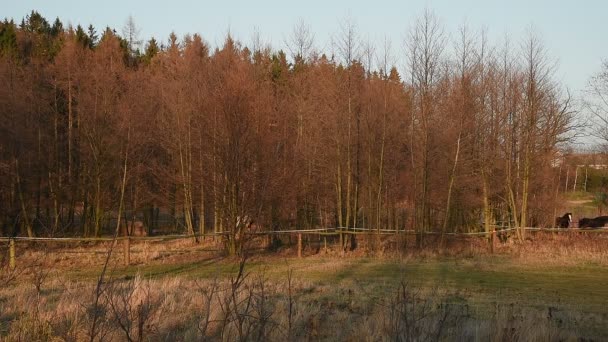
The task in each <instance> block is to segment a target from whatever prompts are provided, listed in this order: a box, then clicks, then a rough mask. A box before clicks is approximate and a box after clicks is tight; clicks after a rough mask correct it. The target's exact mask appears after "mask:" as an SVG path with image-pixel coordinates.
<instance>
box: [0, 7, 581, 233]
mask: <svg viewBox="0 0 608 342" xmlns="http://www.w3.org/2000/svg"><path fill="white" fill-rule="evenodd" d="M132 24H133V23H132V21H129V24H128V25H127V26H126V30H124V32H123V33H122V36H121V35H120V34H118V33H117V32H116V31H114V30H112V29H110V28H107V29H105V30H103V31H102V32H96V30H95V29H94V28H93V27H92V26H89V28H88V29H84V28H82V27H81V26H77V27H76V28H74V27H64V25H63V24H62V23H61V22H60V21H59V20H58V19H57V20H56V21H55V22H54V23H52V24H51V23H50V22H48V21H47V20H46V19H45V18H43V17H42V16H41V15H40V14H39V13H37V12H32V13H31V14H29V15H28V16H26V17H25V18H24V19H23V21H22V22H21V23H20V24H16V23H14V22H13V21H12V20H9V19H7V20H4V22H2V23H1V24H0V82H1V83H2V87H0V115H1V119H0V141H1V144H0V202H1V205H0V208H1V210H2V213H1V219H2V234H3V235H9V234H21V235H29V236H42V235H49V236H59V235H79V236H96V235H100V234H101V233H103V232H102V229H101V227H103V224H104V222H105V221H107V220H108V219H110V218H111V217H115V216H116V212H117V210H118V207H119V204H120V203H122V202H123V201H120V194H121V190H122V189H123V185H124V205H123V207H124V210H126V211H127V212H128V213H129V216H128V217H131V216H133V215H138V216H141V217H144V221H145V223H146V225H148V226H152V227H154V225H155V223H154V217H158V213H159V212H164V213H169V214H171V215H173V216H175V217H182V221H181V222H182V224H180V225H179V229H182V230H183V231H184V232H185V233H197V232H201V233H202V232H211V231H215V232H220V231H227V232H232V233H233V234H234V236H238V234H241V233H242V232H241V231H242V230H243V229H245V226H246V224H244V223H243V222H245V221H246V220H245V219H243V218H250V219H252V220H254V222H255V224H256V225H257V226H258V227H259V229H273V230H276V229H287V228H290V229H291V228H298V229H300V228H301V229H304V228H311V227H366V228H372V229H379V228H382V229H385V228H388V229H415V230H416V231H419V232H422V231H425V230H433V231H444V232H454V231H483V230H487V231H489V230H491V227H492V226H493V225H494V224H500V225H509V226H512V227H523V226H529V225H541V224H549V225H550V224H553V221H554V219H553V218H554V217H555V210H556V200H557V195H558V191H559V168H558V166H557V164H556V161H557V160H558V157H559V147H560V146H562V145H561V144H563V143H565V142H566V141H567V139H568V138H569V136H570V132H571V129H572V126H573V122H574V108H573V106H572V103H571V100H570V96H569V94H568V93H567V92H565V91H564V90H563V89H562V86H561V85H560V83H559V82H558V81H556V80H555V78H554V77H553V72H554V67H553V63H552V62H551V58H550V57H549V56H548V55H547V53H546V51H545V49H544V48H543V45H542V42H541V41H540V40H539V39H538V37H537V36H536V35H534V34H533V33H531V34H529V35H528V36H527V38H525V39H524V40H523V41H518V42H510V43H509V42H506V43H501V44H498V45H491V44H490V42H489V41H488V39H487V38H486V35H485V34H484V33H483V32H481V33H480V32H474V31H472V30H469V29H467V28H466V27H463V28H462V29H461V30H460V31H459V32H457V33H456V34H452V35H451V36H448V34H447V33H446V32H444V30H443V28H442V25H441V23H440V22H439V21H438V20H437V18H436V17H435V16H434V15H433V14H432V13H431V12H425V13H424V14H423V15H421V16H420V17H419V18H418V20H417V21H416V22H414V23H412V25H411V28H410V30H409V31H408V35H407V38H406V42H405V43H404V44H403V46H399V47H398V49H402V48H403V49H405V51H406V52H407V53H406V54H407V59H406V60H404V61H398V60H395V58H394V57H393V56H392V55H391V47H390V43H389V42H384V41H383V42H372V43H369V42H364V41H362V40H360V39H359V35H358V34H357V31H356V26H355V25H354V24H352V23H350V22H345V23H344V24H343V25H342V27H341V30H340V32H338V33H337V34H336V35H335V36H334V39H332V42H333V43H332V47H331V51H332V52H331V53H330V52H325V53H323V52H319V51H316V49H315V48H314V41H313V35H312V34H311V33H310V30H309V29H308V28H307V26H306V25H304V24H299V25H296V26H295V27H294V28H293V31H292V33H291V35H290V36H289V38H288V44H287V45H289V49H286V51H285V52H284V51H276V50H272V49H271V48H269V47H267V46H264V45H263V44H259V41H258V42H254V44H251V46H245V45H243V44H242V43H240V42H238V41H235V40H234V39H233V38H232V37H231V36H230V35H227V36H226V38H225V41H224V42H223V44H221V46H219V47H218V48H213V49H212V48H211V47H210V45H209V44H208V43H206V42H205V40H204V39H203V37H201V36H200V35H198V34H193V35H187V36H185V37H183V38H178V37H177V36H176V35H175V34H171V35H170V37H169V39H168V41H167V42H166V43H163V44H160V43H159V42H158V41H156V40H154V39H151V40H150V41H148V42H147V43H146V44H145V45H143V48H142V49H141V51H140V49H138V48H137V46H139V45H138V42H137V39H138V38H137V35H136V30H135V27H134V26H133V25H132ZM400 63H401V64H403V65H406V68H403V69H404V71H403V73H399V72H398V69H397V68H396V65H399V64H400ZM125 171H126V173H125ZM123 176H124V178H123ZM16 217H18V218H19V219H18V220H16ZM76 217H77V218H78V219H75V218H76ZM520 234H523V230H522V231H521V232H520ZM420 240H421V241H422V239H420Z"/></svg>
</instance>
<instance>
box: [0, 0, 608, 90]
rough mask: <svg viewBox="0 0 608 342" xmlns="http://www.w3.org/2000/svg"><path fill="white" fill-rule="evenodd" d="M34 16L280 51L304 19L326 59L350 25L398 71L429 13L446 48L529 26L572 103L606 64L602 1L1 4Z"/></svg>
mask: <svg viewBox="0 0 608 342" xmlns="http://www.w3.org/2000/svg"><path fill="white" fill-rule="evenodd" d="M2 2H6V3H7V4H1V3H2ZM32 9H35V10H37V11H39V12H40V13H41V14H42V15H43V16H44V17H46V18H47V20H49V21H50V22H52V21H53V20H54V19H55V18H56V17H59V18H60V20H61V21H62V22H63V23H64V25H65V24H69V23H71V24H72V25H74V26H75V25H77V24H81V25H82V26H85V27H86V26H88V25H89V24H93V26H95V27H96V28H97V31H98V32H99V31H102V29H103V28H105V27H106V26H110V27H112V28H115V29H116V31H117V32H119V33H121V32H122V28H123V27H124V25H125V22H126V20H127V18H128V17H129V16H133V18H134V20H135V23H136V25H137V27H138V28H139V29H140V38H141V39H142V40H148V39H149V38H150V37H155V38H156V39H157V40H159V41H162V42H166V41H167V38H168V36H169V34H170V33H171V32H175V33H176V34H177V35H178V37H182V36H183V35H184V34H187V33H199V34H200V35H201V36H202V37H203V38H204V39H205V40H206V41H208V42H209V43H210V44H211V45H212V46H217V45H221V43H222V42H223V40H224V38H225V36H226V34H227V32H230V33H231V34H232V35H233V36H234V37H235V38H236V39H238V40H240V41H241V42H242V43H244V44H245V45H250V44H251V42H252V37H253V32H255V31H257V32H259V34H260V36H261V38H262V40H263V41H265V42H267V43H270V44H271V46H272V47H273V48H274V49H280V48H283V49H284V48H285V41H286V40H287V39H288V37H289V35H290V33H291V32H292V29H293V27H294V25H295V24H296V23H298V22H299V21H301V20H302V21H304V22H305V23H306V24H307V25H309V26H310V28H311V31H312V32H313V33H314V35H315V45H316V47H317V49H318V50H321V51H322V52H330V41H331V36H332V35H336V34H338V33H339V32H340V25H341V23H343V22H344V21H345V20H346V18H350V19H351V21H353V22H354V23H355V24H356V26H357V29H358V33H359V35H360V37H362V38H363V39H366V40H369V41H371V42H374V43H375V44H376V45H377V46H378V47H379V46H381V45H382V44H383V42H384V40H385V38H386V39H388V40H390V41H391V45H392V47H393V50H394V51H393V52H394V54H395V55H396V57H397V60H396V64H397V67H399V68H400V69H402V66H403V65H404V64H405V58H404V41H405V37H406V33H407V32H408V30H409V28H410V27H411V25H412V24H413V23H414V21H415V20H416V18H418V17H420V15H421V14H422V13H423V12H424V10H425V9H430V10H431V11H433V12H434V13H435V15H436V16H437V17H438V18H439V20H440V22H441V23H442V24H443V25H444V27H445V32H446V33H448V34H449V35H450V36H451V42H454V41H455V40H456V37H457V32H458V28H459V27H460V26H461V25H462V24H463V23H465V22H466V23H467V25H468V26H469V27H470V28H471V29H474V30H479V29H481V28H485V30H486V31H487V34H488V37H489V38H490V41H491V42H493V43H495V44H496V45H500V44H501V42H502V41H504V38H505V36H506V35H508V37H509V39H510V40H511V45H512V46H513V47H514V48H516V47H517V46H518V45H519V43H518V42H520V41H521V40H522V39H523V38H524V37H525V36H526V32H528V31H529V30H530V27H532V28H533V30H534V32H535V33H536V34H537V35H539V36H540V37H541V38H542V41H543V43H544V45H545V47H546V49H547V52H548V55H549V57H550V58H551V59H552V60H553V61H554V62H555V63H556V64H555V65H556V67H557V68H556V72H555V78H556V80H557V81H559V82H561V83H562V84H563V85H564V86H565V87H566V88H568V89H569V90H570V91H571V92H572V93H573V94H574V95H575V96H580V95H581V92H582V91H583V90H584V89H585V87H586V85H587V82H588V80H589V78H590V77H592V76H593V75H594V74H595V73H597V72H598V71H599V70H600V67H601V62H602V59H608V44H607V43H608V42H607V41H606V37H608V21H607V20H606V13H608V1H605V0H604V1H602V0H578V1H558V0H553V1H549V0H511V1H492V0H435V1H434V0H426V1H425V0H402V1H385V0H374V1H371V0H367V1H358V0H351V1H330V0H306V1H298V2H292V1H275V0H272V1H264V0H257V1H245V0H232V1H186V0H172V1H155V0H146V1H141V0H104V1H94V2H91V1H83V0H72V1H67V0H53V1H50V0H20V1H10V0H0V17H9V18H14V19H16V20H17V21H20V20H21V18H23V17H24V16H25V15H26V14H28V13H29V12H30V11H31V10H32Z"/></svg>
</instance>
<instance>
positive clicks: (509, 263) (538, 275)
mask: <svg viewBox="0 0 608 342" xmlns="http://www.w3.org/2000/svg"><path fill="white" fill-rule="evenodd" d="M289 269H292V270H293V275H294V278H295V279H298V280H301V281H307V282H311V283H314V284H318V285H328V286H339V287H357V288H361V289H364V290H365V291H371V292H375V291H378V292H384V291H386V290H387V289H391V288H395V287H396V286H397V285H398V284H399V283H400V282H406V283H408V284H410V285H413V286H417V287H438V288H442V289H447V290H453V291H460V292H463V293H466V294H467V297H470V298H471V300H472V301H473V302H477V303H490V302H499V303H525V304H527V305H532V306H534V305H544V306H549V305H555V306H558V305H559V306H561V307H564V306H566V307H577V308H580V309H583V310H584V311H589V312H606V311H607V310H606V308H608V272H606V270H605V266H602V265H593V264H577V265H574V266H563V267H562V266H539V265H529V264H526V265H520V264H518V263H517V262H516V261H515V260H511V259H509V258H508V257H505V256H492V257H487V256H486V257H476V258H468V259H462V258H460V259H456V258H438V259H426V260H422V259H419V260H408V261H400V260H378V259H369V258H359V259H335V258H304V259H294V258H292V259H279V258H261V259H255V260H252V261H250V262H248V264H247V267H246V271H247V272H250V273H252V274H261V273H262V272H263V273H264V274H265V276H266V277H268V278H269V279H270V280H274V281H284V280H285V279H286V278H287V272H288V270H289ZM237 270H238V263H237V261H236V260H233V259H232V260H230V259H222V258H206V259H201V260H199V261H190V262H186V263H180V264H158V265H148V266H145V265H142V266H130V267H119V268H116V269H113V270H111V275H112V276H113V277H118V278H120V277H131V276H134V275H136V274H138V273H139V274H141V275H143V276H145V277H149V278H162V277H186V278H191V279H212V278H216V277H217V278H228V277H230V276H232V275H234V274H235V273H236V272H237ZM98 274H99V269H97V268H91V269H88V270H80V271H74V272H71V273H68V278H72V279H78V280H87V279H91V280H93V279H95V278H96V277H97V275H98Z"/></svg>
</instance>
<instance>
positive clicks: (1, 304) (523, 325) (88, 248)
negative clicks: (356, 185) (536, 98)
mask: <svg viewBox="0 0 608 342" xmlns="http://www.w3.org/2000/svg"><path fill="white" fill-rule="evenodd" d="M396 243H402V241H395V240H392V238H385V239H384V240H383V245H384V246H385V247H384V251H383V252H382V253H379V256H375V258H376V259H373V260H379V261H378V262H377V263H376V264H373V265H365V267H364V268H361V267H362V265H361V263H360V261H359V260H361V257H365V256H368V255H376V254H374V253H375V252H377V249H376V250H372V249H371V248H370V249H366V248H367V247H365V241H363V239H361V241H360V245H359V246H360V250H355V251H352V252H347V253H346V254H344V256H342V253H341V252H340V251H338V250H336V249H335V248H332V247H334V246H332V245H330V246H329V247H330V249H329V251H328V252H327V253H325V251H324V250H323V249H322V248H321V250H320V252H318V253H316V254H313V253H314V251H315V249H314V248H308V249H307V250H306V251H307V253H305V255H306V258H304V259H303V260H302V261H297V262H296V260H297V259H293V264H294V266H295V267H296V268H297V273H296V276H295V278H294V279H292V280H293V281H291V283H290V282H289V278H288V276H287V272H285V274H284V275H278V276H277V274H276V269H281V270H287V269H291V266H289V263H290V261H289V259H287V260H285V258H277V257H276V255H275V254H274V253H272V254H269V253H266V252H263V251H256V253H255V254H254V255H255V256H254V257H253V258H252V259H251V260H250V262H251V263H252V264H260V263H263V264H264V265H273V262H274V263H275V265H276V263H281V265H282V266H281V267H280V268H276V267H275V268H274V269H273V268H270V269H267V270H268V274H266V272H265V271H264V269H265V268H260V267H259V266H256V267H255V268H246V269H251V270H254V272H255V273H251V274H249V275H247V276H244V274H243V278H242V279H241V280H238V277H239V276H238V275H237V274H235V273H234V272H231V273H229V274H230V275H228V276H227V275H226V274H219V273H218V276H217V277H215V278H214V277H206V278H204V279H203V278H198V277H188V276H164V277H156V278H146V277H144V276H142V275H139V274H138V275H136V276H130V275H126V276H125V275H121V276H114V277H113V278H110V279H109V280H108V281H106V282H105V283H104V284H103V290H104V291H103V294H102V296H101V297H100V303H101V304H100V310H99V312H98V313H99V317H100V325H99V330H98V331H97V332H96V334H95V336H94V337H95V340H104V341H106V340H110V341H111V340H116V341H118V340H134V341H138V340H152V341H160V340H165V341H166V340H172V341H173V340H201V339H204V338H208V339H214V340H270V341H283V340H311V339H312V340H369V341H377V340H400V339H401V340H407V339H408V338H410V337H412V336H418V337H419V338H422V337H424V336H427V337H428V339H429V340H443V339H449V340H454V339H456V340H491V341H494V340H495V341H513V340H539V341H540V340H568V339H571V338H575V337H581V336H586V335H585V333H584V332H581V331H576V330H574V329H573V326H572V324H568V322H572V321H575V320H576V321H579V322H580V321H582V318H581V317H583V316H580V315H584V313H580V312H571V311H567V310H566V311H564V310H562V311H560V312H559V315H558V314H555V312H557V311H559V310H557V309H556V308H552V307H551V306H548V307H546V308H538V307H530V306H525V305H523V306H522V305H509V304H505V303H496V304H495V305H494V306H493V309H491V310H489V309H488V305H485V306H483V308H480V307H479V303H477V302H475V301H472V299H471V298H469V297H470V296H468V295H466V294H462V293H459V292H458V291H460V290H453V289H449V288H430V289H429V288H428V287H416V286H413V285H408V284H407V283H405V282H399V283H396V284H388V285H387V286H377V285H376V284H373V282H372V283H371V285H365V286H367V287H365V286H363V285H360V284H359V283H358V282H356V283H352V282H344V281H340V282H335V283H332V282H331V281H330V282H317V281H311V280H309V279H308V275H310V274H314V273H316V274H320V275H335V276H336V277H338V276H339V274H344V276H345V277H349V276H348V274H350V273H349V272H350V270H352V269H353V268H357V267H358V268H359V271H358V273H354V274H353V276H355V275H356V276H361V275H365V274H367V273H366V272H368V271H370V270H374V269H375V268H376V267H378V266H382V263H383V261H382V260H386V262H388V263H391V262H395V261H396V260H398V262H399V263H401V264H406V265H407V264H409V263H414V262H417V263H421V262H422V264H424V263H425V262H427V261H426V260H428V261H429V262H431V261H432V260H443V259H446V258H447V259H449V260H458V263H459V265H461V266H462V265H464V266H466V263H470V264H471V265H470V267H469V266H466V267H464V269H468V268H471V269H475V270H478V271H481V272H483V271H484V270H486V271H488V272H490V273H491V271H493V268H494V267H495V266H496V265H495V264H492V263H484V262H483V260H487V259H488V260H489V259H491V258H492V257H491V256H490V254H489V251H488V245H487V242H486V241H484V240H482V239H451V240H449V241H448V244H447V249H445V250H441V251H439V250H437V249H435V248H432V247H428V248H425V249H423V250H416V249H413V248H412V249H410V248H406V249H405V250H403V251H399V252H392V251H390V250H389V249H388V247H386V246H394V245H395V244H396ZM429 244H430V243H429ZM408 245H409V242H408ZM606 245H608V239H606V238H605V237H603V236H602V235H591V234H584V233H583V234H576V235H574V234H546V233H537V234H534V235H532V236H531V239H530V240H527V241H526V242H525V243H521V244H518V243H507V244H498V245H497V247H496V250H495V253H496V257H498V258H509V260H512V262H513V264H519V265H523V266H522V267H537V266H542V267H546V266H547V265H554V266H560V265H579V264H581V263H584V264H589V263H591V264H593V265H598V266H600V268H601V267H603V266H605V265H607V264H608V257H607V252H606ZM44 246H45V245H43V244H37V245H31V246H26V245H25V244H23V243H20V244H19V246H18V269H17V270H16V271H15V272H14V273H10V272H6V271H8V269H7V268H6V267H4V268H3V270H2V271H3V272H2V273H1V274H2V275H3V276H2V277H4V278H2V277H0V278H2V279H5V280H7V281H6V282H5V283H4V286H2V287H1V288H0V339H2V340H7V341H24V340H65V341H81V340H89V339H90V335H91V332H90V326H91V317H92V313H91V309H92V307H91V303H92V302H93V293H94V287H95V282H94V279H88V278H82V279H74V278H71V277H70V276H69V273H66V272H65V271H66V270H73V269H74V268H87V267H88V268H95V267H100V266H101V265H102V264H103V258H104V256H105V255H104V253H105V251H106V249H105V248H107V245H104V244H95V245H82V244H81V245H75V244H74V245H71V246H62V247H54V248H43V247H44ZM218 247H219V243H218V242H213V241H211V240H208V241H205V242H204V243H203V244H194V243H193V242H191V241H170V242H163V243H134V244H132V255H131V260H132V262H133V263H134V264H135V265H136V267H137V265H146V266H150V265H152V266H153V265H159V266H162V265H180V264H181V263H184V262H193V261H196V260H201V259H202V258H208V257H209V256H210V255H217V253H218V252H213V251H210V250H212V249H217V248H218ZM197 250H199V251H200V252H197ZM279 254H280V255H283V256H284V257H288V256H293V255H295V250H294V247H293V246H292V247H289V246H286V247H283V248H282V249H280V250H279ZM338 256H339V257H338ZM421 260H422V261H421ZM122 262H123V260H122V249H121V248H120V246H119V248H117V249H116V250H115V254H114V257H113V258H112V260H111V261H110V263H111V268H112V269H120V268H121V267H122V266H121V264H122ZM235 262H236V260H228V261H223V262H222V263H226V264H234V263H235ZM201 267H202V266H201ZM397 269H398V268H394V267H389V268H387V269H386V272H394V270H397ZM271 272H275V273H274V274H273V276H270V273H271ZM281 272H282V271H281ZM378 272H383V271H379V270H375V273H371V274H382V273H378ZM10 274H13V275H12V278H9V277H8V276H7V275H10ZM463 276H466V275H463ZM235 277H236V278H237V279H236V280H235ZM372 280H373V279H368V281H372ZM235 281H236V282H237V283H238V286H236V289H235ZM379 289H380V290H381V292H378V290H379ZM414 303H416V304H415V305H414ZM552 310H553V311H552ZM560 310H561V309H560ZM583 311H584V310H583ZM585 319H593V320H598V319H599V320H600V321H602V322H603V321H604V320H605V319H606V317H605V316H597V317H596V316H593V317H591V318H589V317H586V318H585ZM438 330H440V331H441V334H440V335H433V334H434V333H437V331H438ZM601 333H602V332H600V334H601ZM408 336H409V337H408ZM591 336H598V335H591ZM599 336H601V335H599Z"/></svg>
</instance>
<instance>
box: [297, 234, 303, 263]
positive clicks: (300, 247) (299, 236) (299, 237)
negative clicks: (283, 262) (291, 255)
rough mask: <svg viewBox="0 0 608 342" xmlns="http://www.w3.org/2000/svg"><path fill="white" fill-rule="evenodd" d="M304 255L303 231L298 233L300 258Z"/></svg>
mask: <svg viewBox="0 0 608 342" xmlns="http://www.w3.org/2000/svg"><path fill="white" fill-rule="evenodd" d="M301 257H302V233H298V258H301Z"/></svg>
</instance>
